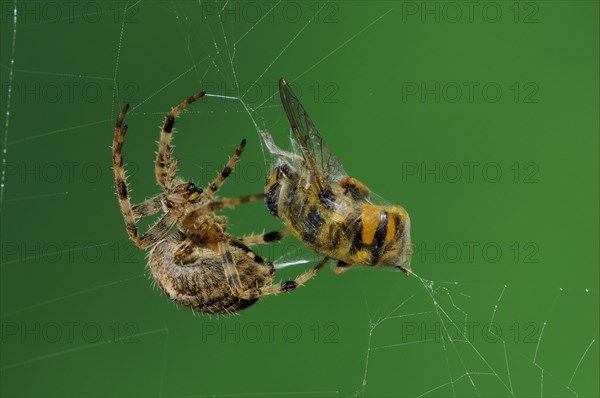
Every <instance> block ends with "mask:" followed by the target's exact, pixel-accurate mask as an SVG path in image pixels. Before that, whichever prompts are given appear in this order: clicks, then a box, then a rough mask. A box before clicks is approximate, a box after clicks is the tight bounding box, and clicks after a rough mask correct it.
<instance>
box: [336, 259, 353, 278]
mask: <svg viewBox="0 0 600 398" xmlns="http://www.w3.org/2000/svg"><path fill="white" fill-rule="evenodd" d="M351 266H352V264H348V263H347V262H344V261H342V260H338V263H337V266H336V267H335V273H336V274H338V275H340V274H343V273H344V272H346V271H348V268H350V267H351Z"/></svg>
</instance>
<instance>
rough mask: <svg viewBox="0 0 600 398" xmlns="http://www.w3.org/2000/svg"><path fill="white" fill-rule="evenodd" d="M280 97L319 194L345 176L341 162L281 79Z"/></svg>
mask: <svg viewBox="0 0 600 398" xmlns="http://www.w3.org/2000/svg"><path fill="white" fill-rule="evenodd" d="M279 94H280V96H281V102H282V104H283V109H284V110H285V114H286V116H287V118H288V121H289V123H290V127H291V128H292V132H293V133H294V134H293V136H294V139H295V140H296V142H297V144H298V145H299V146H300V150H301V152H302V158H303V159H304V162H305V166H306V167H307V168H308V170H309V171H310V173H311V176H312V179H313V183H314V184H315V185H316V186H317V188H318V189H319V191H321V192H322V191H323V190H324V188H325V187H326V186H327V185H328V183H329V182H331V181H333V180H335V179H338V178H339V177H340V176H341V175H345V174H346V173H345V172H344V169H343V167H342V164H341V163H340V161H339V160H338V159H337V158H336V157H335V156H334V155H333V154H332V153H331V151H330V150H329V148H327V145H325V142H324V141H323V138H322V137H321V134H319V131H318V130H317V128H316V127H315V125H314V123H313V121H312V120H311V118H310V116H308V113H307V112H306V110H305V109H304V107H303V106H302V104H301V103H300V101H299V100H298V98H297V97H296V95H295V94H294V92H293V91H292V89H291V88H290V86H289V84H287V82H286V81H285V79H283V78H281V79H280V80H279Z"/></svg>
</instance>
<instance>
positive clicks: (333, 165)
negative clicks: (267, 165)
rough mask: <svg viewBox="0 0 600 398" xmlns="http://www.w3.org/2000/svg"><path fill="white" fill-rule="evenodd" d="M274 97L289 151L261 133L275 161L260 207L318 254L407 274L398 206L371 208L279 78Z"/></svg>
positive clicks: (406, 223) (405, 229)
mask: <svg viewBox="0 0 600 398" xmlns="http://www.w3.org/2000/svg"><path fill="white" fill-rule="evenodd" d="M279 94H280V96H281V102H282V103H283V108H284V110H285V114H286V116H287V119H288V121H289V124H290V127H291V130H292V146H293V150H292V152H288V151H285V150H282V149H281V148H279V147H278V146H277V145H276V144H275V143H274V141H273V138H272V137H271V135H270V134H269V133H262V138H263V141H264V142H265V145H266V146H267V148H268V150H269V152H271V153H272V154H273V155H275V156H276V157H277V158H278V159H279V161H278V163H277V165H276V166H275V167H274V168H273V170H272V171H271V172H270V174H269V176H268V177H267V180H266V183H265V189H264V193H265V203H266V206H267V208H268V210H269V212H270V213H271V214H272V215H274V216H275V217H277V218H279V219H280V220H281V222H282V223H283V224H284V225H285V227H286V228H287V230H289V232H290V233H291V234H292V235H294V236H295V237H296V238H297V239H299V240H300V241H301V242H303V243H304V244H305V245H307V246H308V247H310V248H311V249H313V250H314V251H316V252H317V253H319V254H320V255H323V256H326V257H330V258H335V259H337V260H338V263H337V266H336V268H335V271H336V273H338V274H339V273H342V272H344V271H346V270H347V269H348V268H349V267H350V266H352V265H368V266H377V267H380V266H391V267H396V268H398V269H400V270H402V271H403V272H404V273H405V274H406V275H407V276H408V275H409V273H410V258H411V253H412V247H411V241H410V218H409V215H408V213H407V212H406V210H404V208H403V207H401V206H395V205H377V204H375V203H373V201H372V199H371V196H372V195H371V191H370V190H369V188H368V187H367V186H366V185H365V184H363V183H362V182H360V181H358V180H357V179H355V178H352V177H349V176H348V175H347V174H346V172H345V171H344V169H343V166H342V164H341V163H340V161H339V160H338V159H337V158H336V157H335V156H334V155H333V154H332V153H331V152H330V150H329V149H328V148H327V146H326V145H325V142H324V141H323V138H322V137H321V134H320V133H319V131H318V130H317V128H316V127H315V125H314V123H313V121H312V120H311V118H310V117H309V115H308V113H307V112H306V110H305V109H304V107H303V106H302V104H301V103H300V101H299V100H298V98H297V97H296V95H295V94H294V92H293V91H292V89H291V88H290V86H289V85H288V83H287V82H286V81H285V80H284V79H283V78H282V79H280V80H279Z"/></svg>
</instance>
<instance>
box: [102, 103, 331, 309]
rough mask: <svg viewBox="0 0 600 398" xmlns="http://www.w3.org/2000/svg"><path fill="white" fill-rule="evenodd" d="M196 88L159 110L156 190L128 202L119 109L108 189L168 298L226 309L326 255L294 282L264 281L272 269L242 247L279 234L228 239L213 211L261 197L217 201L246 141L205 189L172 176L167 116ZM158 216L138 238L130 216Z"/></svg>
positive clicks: (276, 287)
mask: <svg viewBox="0 0 600 398" xmlns="http://www.w3.org/2000/svg"><path fill="white" fill-rule="evenodd" d="M203 96H204V93H198V94H195V95H193V96H192V97H189V98H188V99H186V100H184V101H183V102H181V103H180V104H179V105H178V106H176V107H175V108H173V109H172V110H171V112H169V114H168V115H167V117H166V119H165V122H164V125H163V128H162V131H161V134H160V141H159V146H158V153H157V157H156V164H155V174H156V180H157V182H158V185H159V186H160V187H161V188H162V189H163V192H162V193H161V194H159V195H157V196H154V197H152V198H150V199H147V200H145V201H144V202H142V203H140V204H138V205H135V206H132V205H131V202H130V198H129V194H128V188H127V182H126V180H125V170H124V168H123V156H122V148H123V140H124V138H125V133H126V132H127V126H123V127H122V124H123V119H124V118H125V114H126V113H127V111H128V110H129V106H128V105H126V106H125V107H124V108H123V110H122V111H121V113H120V115H119V118H118V119H117V124H116V126H115V131H114V139H113V167H114V173H115V186H116V190H117V196H118V200H119V205H120V207H121V212H122V213H123V217H124V219H125V226H126V229H127V233H128V234H129V237H130V238H131V240H132V241H133V242H134V243H135V244H136V245H137V246H138V247H140V248H142V249H148V248H151V249H152V250H151V253H150V259H149V263H148V264H149V268H150V272H151V274H152V277H153V278H154V280H155V281H156V283H157V284H158V286H159V287H160V288H161V290H162V291H163V292H164V293H165V294H166V295H167V296H169V297H170V298H171V299H172V300H174V301H176V302H178V303H180V304H183V305H185V306H187V307H190V308H191V309H193V310H195V311H200V312H206V313H230V312H235V311H239V310H242V309H244V308H247V307H249V306H250V305H252V304H254V303H255V302H256V301H257V300H258V299H259V298H260V297H261V296H264V295H269V294H277V293H281V292H286V291H291V290H293V289H295V288H296V287H298V286H300V285H301V284H303V283H304V282H306V281H307V280H308V279H310V278H312V277H313V276H314V275H316V273H317V272H318V271H319V270H320V269H322V267H323V265H325V262H326V260H327V259H323V261H321V262H320V263H319V264H318V265H317V266H315V267H314V268H312V269H311V270H309V271H307V272H305V273H303V274H301V275H300V276H298V277H297V278H296V279H295V280H292V281H286V282H283V283H279V284H272V282H273V275H274V273H275V269H274V267H273V264H271V263H270V262H269V261H268V260H265V259H263V258H261V257H260V256H258V255H256V254H255V253H254V252H253V251H252V250H251V249H250V248H249V247H248V246H249V245H255V244H262V243H267V242H273V241H277V240H279V239H281V238H282V237H284V236H286V235H287V232H286V231H280V232H270V233H268V234H263V235H256V236H249V237H245V238H236V237H234V236H232V235H229V234H228V233H227V219H226V218H225V217H222V216H217V215H215V212H216V211H218V210H221V209H223V208H225V207H232V206H235V205H237V204H240V203H244V202H248V201H252V200H258V199H262V198H263V197H264V195H263V194H258V195H249V196H244V197H241V198H218V197H216V195H215V193H216V192H217V191H218V190H219V188H220V187H221V185H222V184H223V183H224V182H225V180H226V179H227V177H229V175H230V174H231V172H232V171H233V169H234V167H235V165H236V163H237V161H238V160H239V157H240V155H241V154H242V152H243V150H244V147H245V145H246V140H242V142H241V143H240V145H239V146H238V148H237V150H236V151H235V153H234V155H233V156H232V157H231V159H229V161H228V162H227V165H226V166H225V167H224V168H223V170H222V171H221V173H220V174H219V175H218V176H217V178H215V180H214V181H212V182H211V183H210V184H209V185H208V186H207V187H206V188H205V189H202V188H199V187H197V186H196V185H194V184H193V183H191V182H185V181H183V180H180V179H179V178H178V177H176V175H175V172H176V171H177V166H178V161H177V160H175V159H171V146H170V142H171V136H172V133H173V125H174V124H175V118H176V117H177V116H178V115H179V113H180V112H181V111H182V110H183V109H184V108H185V107H186V106H187V105H189V104H190V103H192V102H195V101H196V100H198V99H199V98H201V97H203ZM157 213H162V216H161V218H160V219H159V220H158V221H157V222H156V223H155V224H154V225H153V226H152V227H151V228H150V229H149V230H148V231H147V232H146V233H145V234H143V235H142V236H140V235H139V234H138V229H137V225H136V221H137V220H138V219H140V218H142V217H146V216H150V215H154V214H157Z"/></svg>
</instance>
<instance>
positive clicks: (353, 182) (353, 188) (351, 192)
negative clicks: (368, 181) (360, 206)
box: [339, 177, 371, 200]
mask: <svg viewBox="0 0 600 398" xmlns="http://www.w3.org/2000/svg"><path fill="white" fill-rule="evenodd" d="M339 184H340V186H341V187H342V188H344V193H345V194H346V195H348V196H350V197H351V198H353V199H354V200H364V199H369V197H370V196H371V193H370V191H369V188H367V186H366V185H365V184H363V183H362V182H360V181H358V180H357V179H355V178H352V177H344V178H342V179H341V181H340V183H339Z"/></svg>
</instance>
